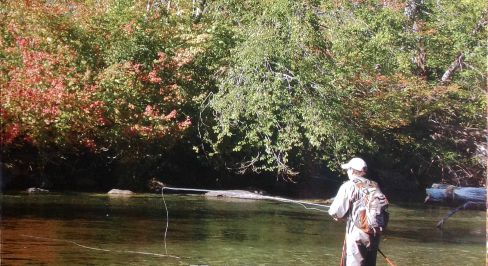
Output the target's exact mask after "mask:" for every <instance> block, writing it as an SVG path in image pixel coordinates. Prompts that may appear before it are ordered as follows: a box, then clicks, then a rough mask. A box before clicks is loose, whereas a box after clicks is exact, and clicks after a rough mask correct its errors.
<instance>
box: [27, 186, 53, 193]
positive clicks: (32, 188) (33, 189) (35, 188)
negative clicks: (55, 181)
mask: <svg viewBox="0 0 488 266" xmlns="http://www.w3.org/2000/svg"><path fill="white" fill-rule="evenodd" d="M27 192H28V193H48V192H49V190H47V189H42V188H38V187H31V188H28V189H27Z"/></svg>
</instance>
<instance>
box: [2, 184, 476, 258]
mask: <svg viewBox="0 0 488 266" xmlns="http://www.w3.org/2000/svg"><path fill="white" fill-rule="evenodd" d="M164 199H165V201H164V202H163V199H162V197H161V195H156V194H140V195H136V196H131V197H110V196H108V195H102V194H88V193H73V194H37V195H27V194H3V195H2V196H1V200H2V216H1V218H2V220H1V264H2V265H26V264H27V265H338V264H339V260H340V256H341V248H342V243H343V237H344V226H345V225H344V223H342V222H334V221H333V220H332V219H330V218H329V216H328V215H327V214H326V213H325V212H320V211H314V210H306V209H304V208H303V207H301V206H299V205H295V204H290V203H280V202H272V201H251V200H224V199H220V198H214V199H206V198H205V197H203V196H190V195H165V197H164ZM164 203H166V205H167V210H168V217H169V221H168V227H167V233H166V243H165V241H164V240H165V237H164V235H165V231H166V209H165V207H164ZM391 205H392V206H391V207H390V224H389V227H388V230H387V232H386V234H385V236H384V237H383V239H382V242H381V245H380V248H381V249H382V250H383V252H384V253H385V254H386V255H387V256H389V257H390V258H391V259H392V260H393V261H395V262H396V263H397V265H415V266H419V265H485V255H486V249H485V248H486V246H485V245H486V244H485V212H483V211H464V212H461V213H458V214H456V215H454V216H453V217H452V218H450V219H449V220H448V221H447V223H446V224H445V226H444V229H443V230H438V229H436V228H435V224H436V222H437V221H438V220H439V219H440V218H441V217H442V216H443V215H444V214H445V213H446V212H447V211H448V209H447V208H440V207H432V206H424V205H422V204H417V205H412V204H410V205H401V204H395V203H392V204H391ZM165 244H166V247H165ZM378 265H386V263H385V262H384V259H383V258H382V257H381V256H380V254H378Z"/></svg>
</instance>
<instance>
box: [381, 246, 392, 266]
mask: <svg viewBox="0 0 488 266" xmlns="http://www.w3.org/2000/svg"><path fill="white" fill-rule="evenodd" d="M378 251H379V252H380V254H381V256H383V257H384V258H385V260H386V262H387V263H388V265H390V266H396V264H395V263H394V262H393V261H392V260H391V259H389V258H388V257H387V256H386V255H385V253H383V251H381V249H379V248H378Z"/></svg>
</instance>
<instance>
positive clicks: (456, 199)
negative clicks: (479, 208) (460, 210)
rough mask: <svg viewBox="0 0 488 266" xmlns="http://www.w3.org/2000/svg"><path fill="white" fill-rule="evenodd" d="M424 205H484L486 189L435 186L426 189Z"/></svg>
mask: <svg viewBox="0 0 488 266" xmlns="http://www.w3.org/2000/svg"><path fill="white" fill-rule="evenodd" d="M426 193H427V198H426V199H425V202H426V203H446V204H458V205H459V204H465V203H467V202H473V203H486V188H484V187H455V186H443V185H440V186H435V187H434V188H427V189H426Z"/></svg>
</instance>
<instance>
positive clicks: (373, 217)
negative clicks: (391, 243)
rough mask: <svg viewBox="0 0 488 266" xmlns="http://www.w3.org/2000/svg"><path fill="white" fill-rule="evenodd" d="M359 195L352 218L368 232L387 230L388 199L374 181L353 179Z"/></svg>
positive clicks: (374, 232) (355, 223)
mask: <svg viewBox="0 0 488 266" xmlns="http://www.w3.org/2000/svg"><path fill="white" fill-rule="evenodd" d="M353 182H354V185H355V186H356V189H357V191H358V196H357V199H356V201H355V202H353V208H352V213H351V220H352V222H353V224H354V225H355V226H356V227H358V228H359V229H361V230H363V231H364V232H365V233H368V234H376V233H378V232H381V231H383V230H385V228H386V226H387V224H388V219H389V213H388V200H387V199H386V196H385V195H384V194H383V192H381V190H380V188H379V186H378V183H376V182H374V181H370V180H367V181H361V180H359V179H355V180H353Z"/></svg>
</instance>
